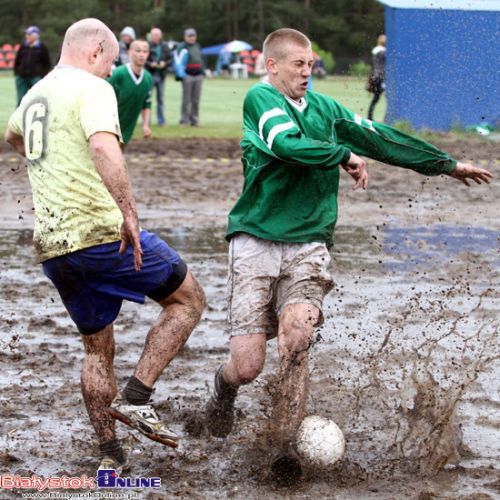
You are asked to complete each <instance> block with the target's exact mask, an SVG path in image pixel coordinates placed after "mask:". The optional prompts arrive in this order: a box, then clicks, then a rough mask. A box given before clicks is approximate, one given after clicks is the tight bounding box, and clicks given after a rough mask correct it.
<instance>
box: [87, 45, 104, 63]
mask: <svg viewBox="0 0 500 500" xmlns="http://www.w3.org/2000/svg"><path fill="white" fill-rule="evenodd" d="M101 52H102V47H101V46H100V45H99V44H98V43H96V44H95V45H94V46H93V47H92V49H91V51H90V52H89V63H90V64H95V63H96V61H97V59H98V58H99V56H100V55H101Z"/></svg>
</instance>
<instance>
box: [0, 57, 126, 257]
mask: <svg viewBox="0 0 500 500" xmlns="http://www.w3.org/2000/svg"><path fill="white" fill-rule="evenodd" d="M9 128H10V129H11V130H12V131H13V132H14V133H16V134H19V135H22V136H23V137H24V146H25V150H26V158H27V163H28V174H29V179H30V183H31V187H32V190H33V202H34V206H35V229H34V234H33V241H34V244H35V249H36V252H37V254H38V260H39V262H43V261H45V260H47V259H51V258H53V257H57V256H59V255H63V254H66V253H70V252H74V251H76V250H82V249H84V248H88V247H91V246H94V245H99V244H101V243H110V242H112V241H118V240H119V239H120V226H121V224H122V222H123V217H122V214H121V212H120V210H119V208H118V206H117V205H116V203H115V201H114V200H113V198H112V196H111V194H110V193H109V191H108V190H107V188H106V186H105V185H104V183H103V182H102V180H101V177H100V175H99V173H98V172H97V170H96V168H95V165H94V162H93V161H92V158H91V156H90V150H89V144H88V139H89V137H90V136H91V135H93V134H95V133H96V132H110V133H112V134H116V135H117V136H118V137H119V139H120V141H121V140H122V138H121V132H120V125H119V121H118V110H117V104H116V97H115V93H114V91H113V88H112V87H111V85H110V84H109V83H107V82H106V81H105V80H103V79H101V78H98V77H96V76H94V75H92V74H90V73H88V72H86V71H83V70H80V69H77V68H73V67H70V66H59V67H56V68H55V69H54V70H53V71H52V72H51V73H49V74H48V75H47V76H46V77H45V78H44V79H43V80H41V81H40V82H39V83H37V84H36V85H35V86H34V87H33V88H32V89H31V90H30V91H29V92H28V93H27V94H26V96H25V97H24V98H23V100H22V101H21V104H20V105H19V107H18V108H17V109H16V111H15V112H14V114H13V115H12V116H11V118H10V120H9Z"/></svg>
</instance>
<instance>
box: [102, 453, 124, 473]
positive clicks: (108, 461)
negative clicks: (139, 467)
mask: <svg viewBox="0 0 500 500" xmlns="http://www.w3.org/2000/svg"><path fill="white" fill-rule="evenodd" d="M129 469H130V466H129V464H128V463H127V462H126V461H125V462H124V463H120V462H118V460H116V458H113V457H108V456H106V457H102V458H101V463H100V464H99V467H98V469H97V470H98V471H99V470H114V471H115V472H116V474H117V475H118V476H119V475H120V474H121V473H122V472H125V471H128V470H129Z"/></svg>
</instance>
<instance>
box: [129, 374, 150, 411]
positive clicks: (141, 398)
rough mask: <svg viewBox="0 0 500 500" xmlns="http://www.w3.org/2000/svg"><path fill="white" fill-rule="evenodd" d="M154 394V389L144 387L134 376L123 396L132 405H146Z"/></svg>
mask: <svg viewBox="0 0 500 500" xmlns="http://www.w3.org/2000/svg"><path fill="white" fill-rule="evenodd" d="M152 393H153V388H152V387H148V386H147V385H144V384H143V383H142V382H141V381H140V380H139V379H138V378H136V377H134V376H133V375H132V376H131V377H130V379H129V381H128V382H127V386H126V387H125V390H124V391H123V396H124V397H125V399H126V400H127V401H128V402H129V403H130V404H132V405H146V404H148V402H149V398H150V397H151V394H152Z"/></svg>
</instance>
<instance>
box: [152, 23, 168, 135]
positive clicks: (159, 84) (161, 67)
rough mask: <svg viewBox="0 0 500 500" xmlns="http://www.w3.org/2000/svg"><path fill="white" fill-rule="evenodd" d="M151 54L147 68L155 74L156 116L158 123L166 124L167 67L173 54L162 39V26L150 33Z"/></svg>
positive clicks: (160, 124)
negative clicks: (164, 107) (164, 102)
mask: <svg viewBox="0 0 500 500" xmlns="http://www.w3.org/2000/svg"><path fill="white" fill-rule="evenodd" d="M150 36H151V40H150V42H149V56H148V60H147V62H146V69H147V70H148V71H149V72H150V73H151V75H153V86H154V88H155V89H156V118H157V120H158V125H159V126H160V127H161V126H163V125H165V123H166V120H165V115H164V112H163V96H164V93H165V78H166V76H167V69H168V66H169V64H170V63H171V62H172V55H171V53H170V49H169V48H168V44H167V42H164V41H163V40H162V37H163V33H162V31H161V29H160V28H153V29H152V30H151V33H150Z"/></svg>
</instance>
